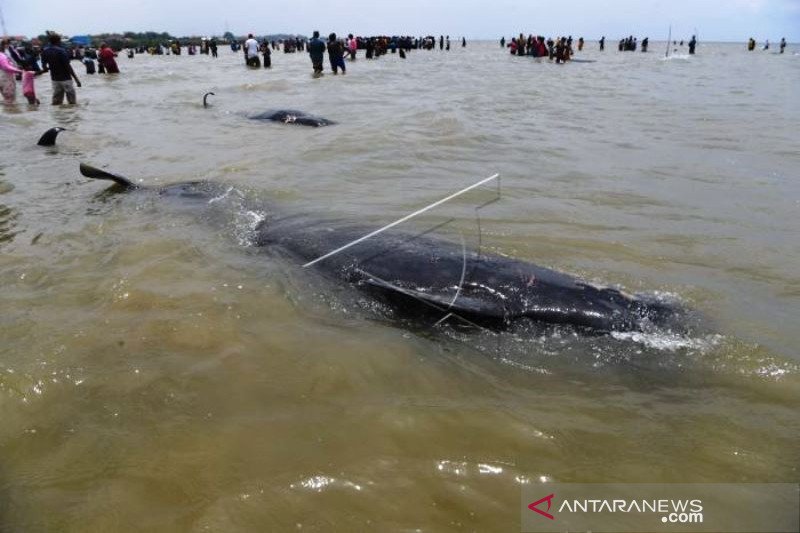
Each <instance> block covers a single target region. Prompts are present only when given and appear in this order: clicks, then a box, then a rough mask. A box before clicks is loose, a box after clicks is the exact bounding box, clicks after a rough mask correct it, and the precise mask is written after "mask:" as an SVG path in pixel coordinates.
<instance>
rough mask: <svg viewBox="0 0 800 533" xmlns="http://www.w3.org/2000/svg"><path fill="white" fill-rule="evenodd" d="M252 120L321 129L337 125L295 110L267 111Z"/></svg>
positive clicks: (254, 116)
mask: <svg viewBox="0 0 800 533" xmlns="http://www.w3.org/2000/svg"><path fill="white" fill-rule="evenodd" d="M250 118H251V119H252V120H271V121H273V122H283V123H284V124H301V125H303V126H313V127H315V128H319V127H321V126H330V125H331V124H336V123H335V122H334V121H332V120H328V119H327V118H322V117H317V116H314V115H309V114H308V113H305V112H303V111H296V110H293V109H281V110H277V111H275V110H273V111H265V112H263V113H261V114H258V115H253V116H252V117H250Z"/></svg>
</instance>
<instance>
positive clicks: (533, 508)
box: [528, 494, 555, 520]
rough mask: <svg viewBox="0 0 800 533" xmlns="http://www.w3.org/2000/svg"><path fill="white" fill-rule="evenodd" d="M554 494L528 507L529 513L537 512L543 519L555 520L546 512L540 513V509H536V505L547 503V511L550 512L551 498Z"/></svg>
mask: <svg viewBox="0 0 800 533" xmlns="http://www.w3.org/2000/svg"><path fill="white" fill-rule="evenodd" d="M554 497H555V494H550V495H549V496H545V497H544V498H542V499H541V500H537V501H535V502H533V503H532V504H530V505H529V506H528V509H530V510H531V511H534V512H537V513H539V514H540V515H542V516H543V517H545V518H549V519H550V520H555V517H554V516H553V515H551V514H550V513H548V512H545V511H542V510H541V509H537V507H536V506H537V505H539V504H542V503H544V502H547V510H548V511H549V510H550V506H551V505H552V504H553V498H554Z"/></svg>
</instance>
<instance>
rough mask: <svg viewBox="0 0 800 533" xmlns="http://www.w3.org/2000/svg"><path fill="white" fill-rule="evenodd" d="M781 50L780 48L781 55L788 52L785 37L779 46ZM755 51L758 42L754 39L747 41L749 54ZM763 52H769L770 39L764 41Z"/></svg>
mask: <svg viewBox="0 0 800 533" xmlns="http://www.w3.org/2000/svg"><path fill="white" fill-rule="evenodd" d="M779 48H780V52H778V53H779V54H782V53H784V52H785V51H786V37H783V38H782V39H781V43H780V45H779ZM755 49H756V40H755V39H753V38H752V37H750V39H749V40H748V41H747V50H748V51H749V52H752V51H753V50H755ZM763 50H769V39H767V40H766V41H764V48H763Z"/></svg>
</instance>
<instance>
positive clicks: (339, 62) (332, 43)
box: [328, 33, 347, 75]
mask: <svg viewBox="0 0 800 533" xmlns="http://www.w3.org/2000/svg"><path fill="white" fill-rule="evenodd" d="M328 60H329V61H330V62H331V70H333V74H334V75H336V74H338V73H339V70H338V69H342V75H344V74H347V70H346V69H345V66H344V46H342V43H340V42H339V41H338V40H337V39H336V34H335V33H331V34H330V35H328Z"/></svg>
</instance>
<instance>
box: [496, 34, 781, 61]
mask: <svg viewBox="0 0 800 533" xmlns="http://www.w3.org/2000/svg"><path fill="white" fill-rule="evenodd" d="M573 43H574V41H573V39H572V35H570V36H568V37H557V38H555V39H553V38H552V37H551V38H548V39H547V40H545V38H544V37H543V36H541V35H537V36H534V35H533V34H530V35H528V36H527V37H525V34H522V33H520V34H519V36H518V37H512V38H511V40H510V41H508V42H506V38H505V37H502V38H501V39H500V47H501V48H508V51H509V52H510V53H511V55H515V56H532V57H547V58H548V59H550V60H555V62H556V63H566V62H567V61H569V60H570V59H572V56H573V55H574V54H575V48H574V47H573ZM575 44H577V49H578V52H582V51H583V48H584V47H585V46H586V41H585V40H584V38H583V37H579V38H578V40H577V42H576V43H575ZM673 44H675V45H676V46H677V45H678V43H677V41H675V42H674V43H673ZM649 45H650V39H649V37H645V38H644V39H642V40H641V42H639V40H638V39H637V38H636V37H634V36H633V35H631V36H629V37H624V38H622V39H620V40H619V43H618V46H617V49H618V50H619V51H620V52H635V51H636V50H637V49H639V50H641V51H642V52H645V53H646V52H647V49H648V47H649ZM683 45H684V41H681V42H680V46H683ZM598 46H599V49H600V51H601V52H602V51H604V50H605V49H606V37H605V35H604V36H603V37H601V38H600V40H599V41H598ZM767 46H769V45H767ZM782 46H785V39H784V40H783V41H782ZM688 47H689V54H692V55H693V54H694V53H695V50H696V47H697V37H696V36H694V35H692V38H691V40H689V43H688ZM781 50H783V48H781Z"/></svg>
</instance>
